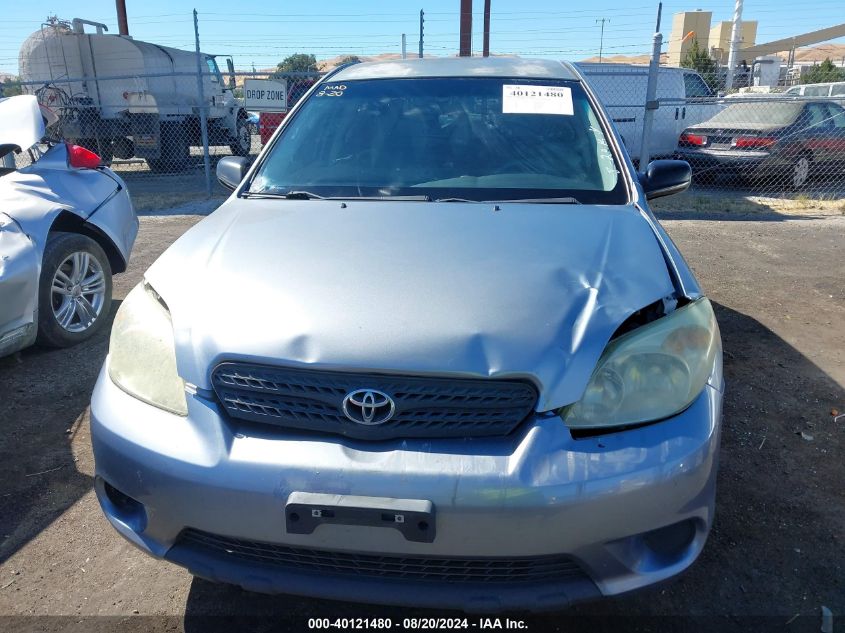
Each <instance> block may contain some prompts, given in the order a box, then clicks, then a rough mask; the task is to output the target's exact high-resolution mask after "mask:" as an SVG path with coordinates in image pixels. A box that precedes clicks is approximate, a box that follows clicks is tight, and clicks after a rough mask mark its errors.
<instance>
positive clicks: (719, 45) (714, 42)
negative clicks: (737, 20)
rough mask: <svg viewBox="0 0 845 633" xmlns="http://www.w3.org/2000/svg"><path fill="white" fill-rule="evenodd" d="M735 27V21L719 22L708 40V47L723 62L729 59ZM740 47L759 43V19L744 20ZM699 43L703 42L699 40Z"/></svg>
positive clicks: (714, 56)
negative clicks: (732, 32)
mask: <svg viewBox="0 0 845 633" xmlns="http://www.w3.org/2000/svg"><path fill="white" fill-rule="evenodd" d="M732 29H733V22H731V21H729V20H725V21H724V22H719V23H717V24H716V26H714V27H713V28H712V29H710V38H709V40H708V43H707V44H708V49H709V50H710V52H711V55H712V56H713V59H715V60H716V61H718V62H721V63H722V64H725V63H727V61H728V52H729V51H730V49H731V31H732ZM739 41H740V45H739V47H740V48H746V47H748V46H754V44H756V43H757V20H743V21H742V28H741V29H740V37H739ZM699 43H701V42H700V41H699Z"/></svg>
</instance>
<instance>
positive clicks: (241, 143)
mask: <svg viewBox="0 0 845 633" xmlns="http://www.w3.org/2000/svg"><path fill="white" fill-rule="evenodd" d="M229 149H230V150H232V154H234V155H235V156H249V152H250V150H252V134H250V130H249V124H248V123H247V121H246V119H238V124H237V131H236V132H235V138H234V139H232V142H231V143H230V144H229Z"/></svg>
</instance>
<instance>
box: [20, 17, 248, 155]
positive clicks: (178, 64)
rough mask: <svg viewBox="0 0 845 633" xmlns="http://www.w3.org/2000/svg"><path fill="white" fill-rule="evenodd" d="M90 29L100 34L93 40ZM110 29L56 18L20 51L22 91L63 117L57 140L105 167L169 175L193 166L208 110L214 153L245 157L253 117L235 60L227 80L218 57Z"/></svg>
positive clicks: (210, 139)
mask: <svg viewBox="0 0 845 633" xmlns="http://www.w3.org/2000/svg"><path fill="white" fill-rule="evenodd" d="M86 25H87V26H89V27H93V28H94V29H95V32H87V31H86V30H85V27H86ZM107 30H108V28H107V27H106V26H105V25H104V24H100V23H97V22H92V21H90V20H83V19H80V18H74V19H73V20H72V21H70V22H67V21H63V20H58V19H55V18H53V19H51V20H49V21H48V22H47V23H45V24H44V25H42V27H41V29H40V30H38V31H36V32H35V33H33V34H32V35H31V36H29V38H27V39H26V40H25V41H24V43H23V45H22V46H21V50H20V56H19V60H18V61H19V65H20V78H21V81H22V82H34V83H25V84H24V90H25V92H29V93H30V94H35V95H36V97H38V100H39V102H40V103H41V104H42V105H44V106H47V107H49V108H51V109H52V110H53V111H54V112H56V114H58V116H59V123H58V126H57V133H58V134H59V135H61V136H62V137H63V138H65V139H68V140H70V141H72V142H73V143H75V144H77V145H82V146H83V147H87V148H88V149H91V150H92V151H94V152H96V153H98V154H99V155H100V157H101V158H102V159H103V161H104V162H106V163H108V162H110V161H111V159H112V157H116V158H122V159H128V158H132V157H138V158H143V159H145V160H146V162H147V164H148V165H149V167H150V169H151V170H153V171H173V170H176V169H181V168H184V167H185V166H187V165H189V164H190V160H189V157H190V152H191V147H192V146H197V145H200V146H201V145H202V138H201V133H200V106H201V105H202V106H204V107H205V110H206V113H207V117H208V142H209V145H223V146H228V147H229V148H230V150H231V151H232V153H233V154H235V155H236V156H246V155H247V154H248V153H249V151H250V146H251V141H252V137H251V135H250V131H249V126H248V113H247V112H246V110H244V108H243V106H242V104H241V102H240V101H239V100H237V99H236V98H235V96H234V94H233V92H234V88H235V79H234V67H233V64H232V60H231V58H229V59H227V62H228V71H229V73H228V74H229V76H228V81H224V78H223V75H222V74H221V72H220V69H219V68H218V66H217V58H216V56H215V55H208V54H205V53H199V54H198V53H196V52H194V51H183V50H179V49H176V48H170V47H167V46H159V45H158V44H153V43H151V42H142V41H140V40H136V39H133V38H131V37H129V36H126V35H109V34H106V32H105V31H107ZM197 55H199V57H200V59H199V62H200V67H201V72H202V101H201V100H200V90H199V87H198V85H197Z"/></svg>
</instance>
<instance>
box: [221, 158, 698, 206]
mask: <svg viewBox="0 0 845 633" xmlns="http://www.w3.org/2000/svg"><path fill="white" fill-rule="evenodd" d="M221 162H222V161H221ZM639 177H640V184H641V185H642V186H643V191H645V197H646V198H647V199H648V200H651V199H652V198H662V197H663V196H671V195H673V194H676V193H681V192H682V191H686V189H687V187H689V186H690V182H691V181H692V169H691V168H690V166H689V163H688V162H686V161H685V160H653V161H651V162H650V163H649V164H648V167H647V168H646V170H645V173H640V175H639Z"/></svg>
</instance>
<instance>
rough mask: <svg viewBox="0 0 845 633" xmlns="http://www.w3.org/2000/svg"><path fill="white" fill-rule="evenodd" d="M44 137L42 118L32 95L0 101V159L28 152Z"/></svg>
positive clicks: (36, 101)
mask: <svg viewBox="0 0 845 633" xmlns="http://www.w3.org/2000/svg"><path fill="white" fill-rule="evenodd" d="M43 136H44V118H43V117H42V115H41V108H40V107H39V106H38V100H37V99H36V98H35V97H34V96H32V95H18V96H16V97H6V98H5V99H0V157H2V156H5V155H6V154H8V153H9V152H12V151H13V150H15V149H17V150H19V151H25V150H28V149H29V148H30V147H32V146H33V145H35V144H36V143H37V142H38V141H40V140H41V137H43Z"/></svg>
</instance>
